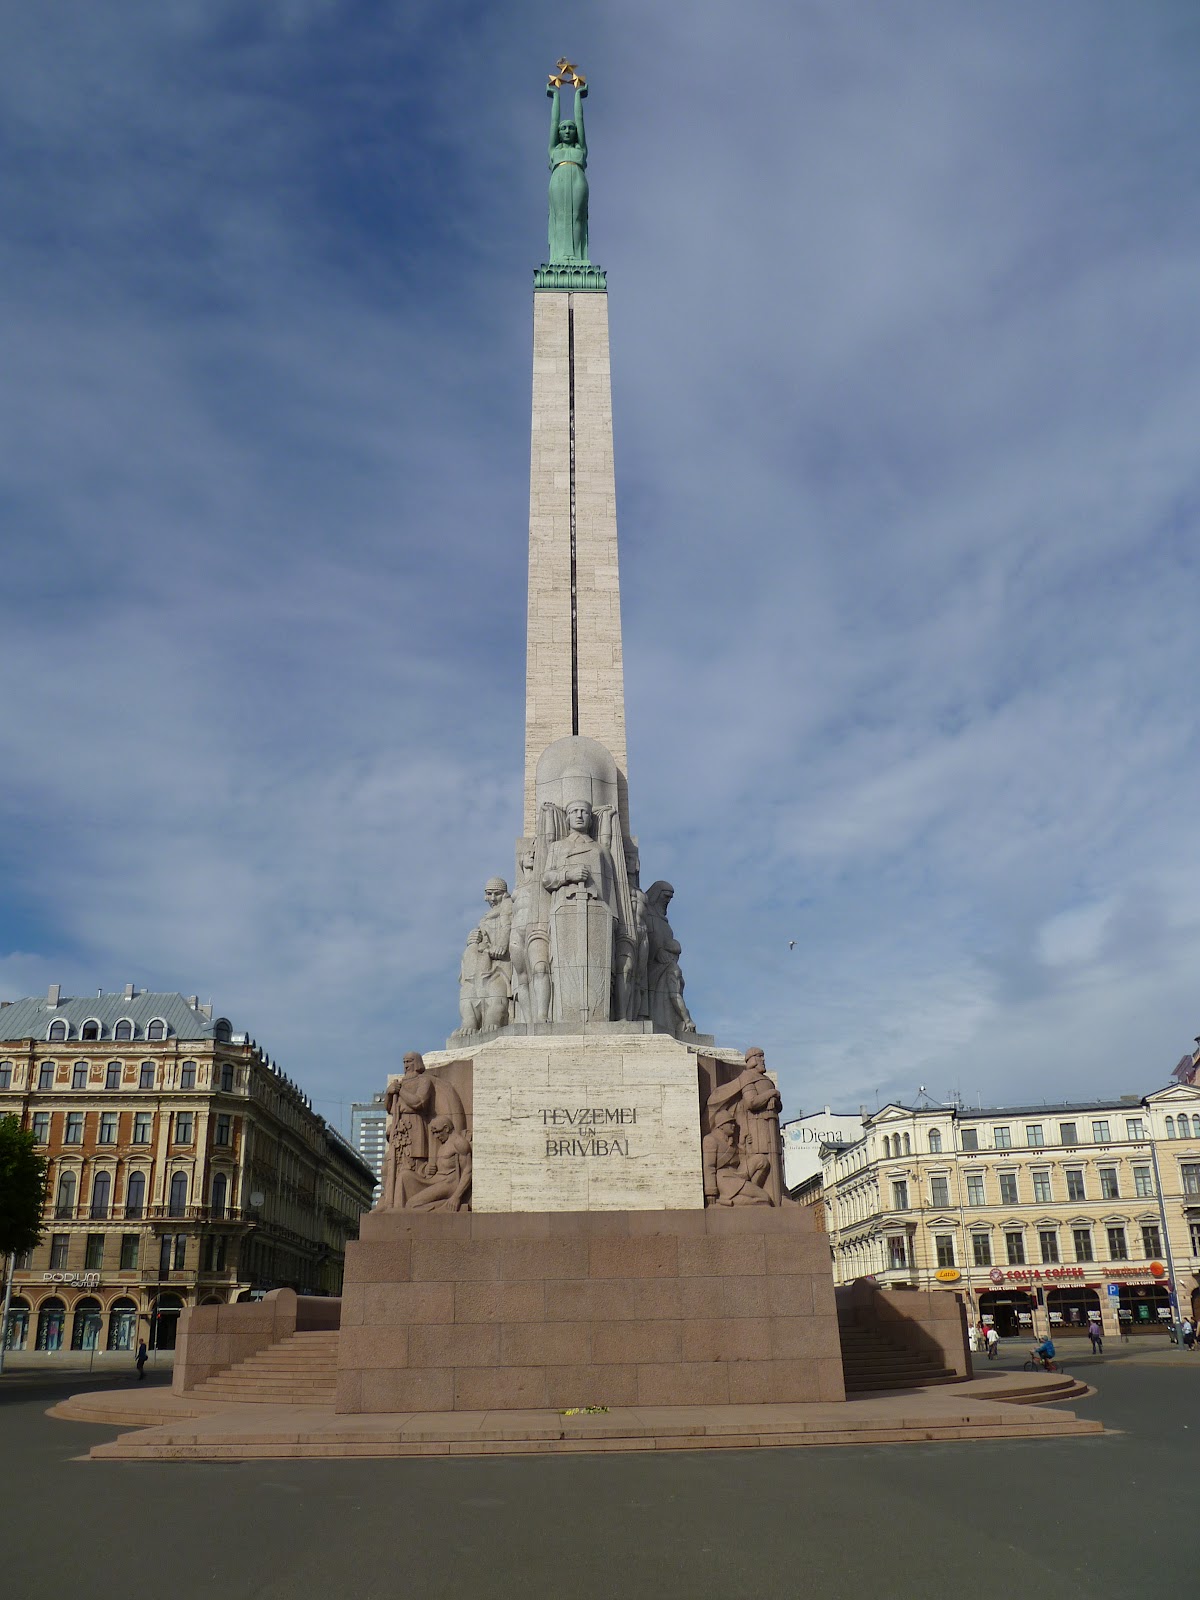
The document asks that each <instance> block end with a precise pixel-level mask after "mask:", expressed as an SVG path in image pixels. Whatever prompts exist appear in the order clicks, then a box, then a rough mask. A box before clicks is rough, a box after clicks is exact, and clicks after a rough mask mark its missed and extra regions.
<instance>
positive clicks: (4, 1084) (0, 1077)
mask: <svg viewBox="0 0 1200 1600" xmlns="http://www.w3.org/2000/svg"><path fill="white" fill-rule="evenodd" d="M11 1088H12V1062H11V1061H0V1089H11Z"/></svg>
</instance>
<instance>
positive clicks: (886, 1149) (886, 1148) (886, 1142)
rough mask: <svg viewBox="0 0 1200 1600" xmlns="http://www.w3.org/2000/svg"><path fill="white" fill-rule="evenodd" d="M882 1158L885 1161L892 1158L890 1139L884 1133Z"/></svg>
mask: <svg viewBox="0 0 1200 1600" xmlns="http://www.w3.org/2000/svg"><path fill="white" fill-rule="evenodd" d="M883 1159H884V1160H885V1161H890V1160H891V1159H892V1141H891V1139H890V1138H889V1137H888V1135H887V1134H886V1133H885V1134H884V1136H883Z"/></svg>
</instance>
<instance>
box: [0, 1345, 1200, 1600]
mask: <svg viewBox="0 0 1200 1600" xmlns="http://www.w3.org/2000/svg"><path fill="white" fill-rule="evenodd" d="M1021 1354H1022V1352H1020V1351H1019V1350H1018V1349H1017V1348H1016V1347H1015V1346H1013V1347H1010V1348H1009V1349H1007V1350H1006V1351H1005V1352H1004V1354H1003V1356H1002V1357H1001V1362H1000V1365H1010V1366H1011V1365H1014V1364H1018V1363H1019V1360H1020V1356H1021ZM985 1365H986V1363H985ZM1066 1365H1067V1366H1068V1368H1069V1369H1070V1370H1071V1371H1072V1372H1075V1373H1077V1374H1078V1375H1079V1376H1081V1377H1085V1378H1086V1379H1087V1380H1088V1381H1089V1382H1093V1383H1095V1384H1096V1386H1097V1390H1098V1392H1097V1394H1096V1395H1095V1396H1094V1397H1091V1398H1088V1399H1086V1400H1076V1401H1074V1402H1072V1406H1071V1409H1072V1410H1073V1411H1075V1412H1076V1414H1077V1415H1079V1416H1088V1417H1099V1418H1100V1419H1101V1420H1102V1421H1103V1422H1104V1424H1105V1426H1106V1428H1108V1429H1110V1430H1112V1431H1110V1432H1108V1433H1105V1434H1103V1435H1096V1436H1094V1437H1090V1438H1083V1439H1067V1440H1062V1441H1058V1440H1048V1441H1028V1442H1024V1443H1019V1444H1014V1443H1003V1444H996V1443H974V1444H961V1445H960V1444H947V1445H898V1446H887V1447H878V1448H875V1449H870V1448H857V1447H852V1448H844V1449H813V1450H759V1451H729V1452H709V1453H693V1452H670V1453H667V1454H657V1455H654V1456H645V1457H642V1456H617V1457H603V1456H585V1457H577V1458H567V1459H564V1458H554V1459H536V1458H508V1459H501V1460H487V1459H477V1458H470V1459H458V1460H426V1461H420V1460H418V1461H403V1460H402V1461H360V1462H356V1461H350V1462H315V1461H314V1462H286V1461H268V1462H263V1463H245V1464H236V1465H233V1464H231V1465H225V1464H219V1465H218V1464H213V1465H209V1464H178V1465H177V1464H159V1463H147V1464H142V1463H111V1464H110V1463H100V1462H88V1461H81V1460H80V1459H78V1458H79V1457H80V1456H81V1455H82V1454H83V1453H84V1452H85V1451H86V1450H87V1449H89V1448H90V1447H91V1446H92V1445H93V1444H95V1443H96V1442H98V1441H99V1440H101V1439H103V1438H105V1437H108V1436H111V1433H112V1430H105V1429H102V1428H97V1427H93V1426H89V1425H85V1424H78V1423H68V1422H59V1421H54V1420H51V1419H49V1418H47V1417H46V1416H45V1415H44V1411H45V1407H46V1406H48V1405H50V1404H53V1403H54V1401H56V1400H59V1399H61V1398H62V1397H63V1396H64V1395H65V1394H67V1393H71V1392H75V1391H77V1390H79V1389H81V1388H83V1387H85V1386H86V1378H83V1377H81V1376H80V1375H75V1377H74V1378H73V1379H69V1378H66V1377H62V1378H55V1377H53V1376H51V1377H47V1376H45V1375H44V1374H43V1373H41V1372H39V1371H37V1370H36V1369H29V1368H26V1369H23V1370H20V1371H18V1372H15V1373H13V1374H12V1375H11V1376H10V1375H7V1374H6V1375H5V1377H4V1378H3V1379H0V1450H2V1452H3V1460H4V1462H5V1466H6V1480H7V1482H6V1491H7V1492H6V1494H5V1496H4V1499H3V1510H2V1512H0V1539H2V1541H3V1544H2V1548H3V1550H4V1552H5V1574H6V1584H5V1588H6V1592H8V1593H11V1594H13V1595H14V1596H15V1595H22V1596H40V1595H50V1594H55V1593H61V1592H65V1590H66V1589H67V1588H68V1587H71V1588H78V1589H80V1590H86V1592H87V1593H89V1594H90V1595H91V1596H93V1597H94V1600H108V1597H109V1596H114V1597H115V1596H117V1595H125V1594H127V1593H128V1592H129V1590H130V1588H131V1586H133V1585H138V1586H140V1585H141V1584H143V1583H147V1582H150V1583H153V1584H155V1585H157V1584H160V1583H161V1584H162V1585H163V1586H165V1587H166V1589H167V1590H168V1591H169V1592H170V1594H171V1595H172V1596H173V1597H176V1600H191V1597H192V1596H197V1597H198V1596H201V1595H204V1596H210V1595H212V1594H217V1593H219V1594H221V1595H222V1596H225V1597H228V1600H241V1597H247V1600H248V1597H251V1596H253V1597H255V1600H275V1597H280V1600H282V1597H285V1596H286V1597H288V1600H291V1597H293V1596H296V1595H304V1596H306V1597H307V1600H320V1597H324V1596H331V1597H332V1596H338V1597H340V1596H342V1595H345V1594H353V1595H355V1596H356V1600H383V1597H385V1596H388V1597H390V1596H394V1595H405V1596H411V1597H413V1600H435V1597H436V1600H441V1597H443V1596H445V1597H450V1596H455V1597H458V1596H461V1595H463V1594H465V1593H469V1594H472V1595H476V1596H480V1597H491V1596H510V1595H511V1596H520V1597H522V1600H541V1597H543V1596H545V1597H551V1596H553V1597H555V1600H585V1597H586V1600H593V1597H610V1596H622V1597H627V1600H642V1597H645V1600H650V1597H654V1600H673V1597H676V1596H678V1597H680V1600H682V1597H685V1596H687V1597H696V1596H711V1597H715V1600H738V1597H741V1596H755V1597H759V1596H780V1597H785V1596H789V1595H793V1594H797V1593H800V1592H805V1593H812V1594H816V1595H820V1596H822V1597H840V1596H851V1595H856V1596H857V1595H862V1594H869V1595H874V1596H880V1597H892V1596H896V1597H907V1596H914V1597H918V1596H919V1597H920V1600H931V1597H937V1596H941V1595H957V1594H961V1593H971V1594H976V1593H980V1594H993V1593H997V1592H1002V1593H1008V1592H1021V1593H1039V1594H1042V1593H1052V1594H1054V1596H1055V1597H1056V1600H1074V1597H1079V1600H1103V1597H1107V1596H1127V1595H1133V1594H1136V1593H1139V1592H1142V1591H1143V1590H1144V1589H1145V1587H1146V1585H1147V1583H1151V1584H1153V1586H1154V1587H1155V1588H1156V1589H1157V1588H1165V1589H1168V1590H1169V1589H1170V1588H1172V1587H1173V1586H1175V1585H1177V1584H1178V1585H1182V1584H1184V1583H1187V1582H1188V1581H1189V1580H1190V1573H1191V1566H1192V1556H1191V1551H1190V1539H1189V1538H1188V1530H1189V1528H1190V1525H1191V1516H1190V1513H1191V1511H1192V1508H1193V1505H1194V1502H1195V1485H1194V1478H1195V1474H1196V1440H1197V1436H1198V1435H1200V1356H1193V1357H1188V1356H1187V1355H1186V1354H1185V1353H1183V1352H1181V1351H1176V1350H1175V1349H1174V1348H1173V1347H1169V1346H1167V1345H1165V1344H1160V1343H1158V1342H1157V1341H1156V1342H1155V1343H1154V1345H1153V1346H1152V1347H1149V1348H1147V1347H1145V1346H1136V1347H1134V1348H1132V1349H1131V1348H1128V1347H1126V1348H1120V1347H1118V1349H1117V1350H1115V1351H1114V1352H1113V1355H1112V1357H1111V1359H1110V1358H1107V1357H1106V1358H1104V1359H1103V1360H1096V1359H1094V1358H1092V1357H1090V1356H1086V1355H1084V1354H1082V1353H1081V1354H1080V1355H1078V1356H1077V1357H1072V1355H1071V1353H1070V1351H1068V1352H1067V1357H1066ZM114 1381H118V1382H128V1381H129V1380H128V1379H127V1378H121V1379H114V1378H113V1377H112V1376H111V1375H109V1374H106V1375H104V1376H103V1377H97V1379H96V1380H95V1382H96V1383H97V1384H98V1385H105V1386H107V1385H111V1384H112V1383H113V1382H114ZM158 1381H162V1380H161V1379H160V1380H158Z"/></svg>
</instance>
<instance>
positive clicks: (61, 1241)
mask: <svg viewBox="0 0 1200 1600" xmlns="http://www.w3.org/2000/svg"><path fill="white" fill-rule="evenodd" d="M70 1244H71V1235H70V1234H69V1233H52V1234H51V1235H50V1271H51V1272H65V1271H66V1270H67V1250H68V1249H69V1247H70Z"/></svg>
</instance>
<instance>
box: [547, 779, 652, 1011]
mask: <svg viewBox="0 0 1200 1600" xmlns="http://www.w3.org/2000/svg"><path fill="white" fill-rule="evenodd" d="M539 832H540V835H541V842H542V850H541V851H540V854H541V856H542V860H543V862H544V865H543V869H542V876H541V883H542V887H543V888H544V889H545V890H546V891H547V893H548V894H549V895H550V976H551V986H552V990H553V1019H554V1021H556V1022H608V1021H611V1020H612V1018H613V1016H614V1012H615V998H614V978H613V973H614V966H613V958H614V954H615V953H616V950H617V948H618V946H619V942H620V941H621V940H625V941H628V939H629V921H630V916H629V887H628V884H627V882H626V879H625V851H624V846H623V844H622V842H621V822H620V818H619V816H618V814H617V808H616V806H611V805H603V806H600V807H599V808H598V810H595V811H593V809H592V804H591V801H590V800H585V799H582V798H571V799H569V800H568V801H567V803H566V805H565V806H563V807H559V806H557V805H555V804H554V802H553V801H545V802H544V803H543V805H542V808H541V812H540V815H539Z"/></svg>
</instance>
